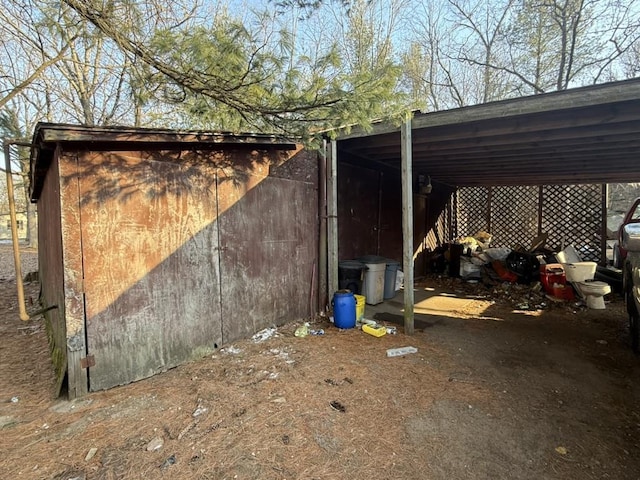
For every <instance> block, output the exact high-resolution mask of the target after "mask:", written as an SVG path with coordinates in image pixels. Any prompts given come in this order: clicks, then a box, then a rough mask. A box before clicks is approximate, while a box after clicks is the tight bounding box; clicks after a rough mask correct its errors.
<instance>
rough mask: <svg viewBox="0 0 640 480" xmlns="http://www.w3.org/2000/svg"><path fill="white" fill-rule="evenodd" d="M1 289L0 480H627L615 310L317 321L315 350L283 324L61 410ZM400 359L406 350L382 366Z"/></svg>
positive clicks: (639, 418)
mask: <svg viewBox="0 0 640 480" xmlns="http://www.w3.org/2000/svg"><path fill="white" fill-rule="evenodd" d="M0 253H1V255H2V256H3V258H6V255H7V254H8V250H7V249H1V251H0ZM34 255H35V254H34V252H27V254H26V260H25V261H26V262H31V263H32V264H33V262H34ZM7 265H9V267H7ZM0 267H1V268H3V269H5V268H12V267H11V265H10V262H7V261H6V260H1V259H0ZM25 270H28V269H25ZM10 277H11V271H9V272H7V271H2V272H1V273H0V278H2V281H0V335H1V342H0V372H1V375H0V430H1V432H0V478H1V479H18V478H20V479H60V480H70V479H121V478H168V479H236V478H237V479H342V478H349V479H487V478H492V479H502V478H509V479H577V478H580V479H637V478H640V401H639V400H640V388H639V386H640V382H639V381H640V359H639V358H638V357H636V356H634V355H633V354H632V353H631V350H630V348H629V347H628V332H627V329H626V317H625V315H624V310H623V308H622V302H621V300H620V299H618V298H616V297H615V296H613V297H612V299H611V303H609V304H608V306H607V310H605V311H594V310H590V311H589V310H584V309H580V308H574V307H573V306H571V305H562V306H561V307H558V306H556V305H553V306H552V307H550V308H548V309H546V310H542V311H541V312H538V311H528V312H523V311H513V309H512V308H511V307H509V305H507V304H504V303H499V302H496V303H494V302H487V307H486V311H484V312H483V314H482V315H481V316H480V315H476V314H475V313H474V314H468V312H467V313H465V312H460V315H459V317H458V318H456V317H451V316H435V315H422V316H421V319H422V320H421V323H420V326H421V327H420V329H418V331H417V332H416V334H415V335H414V336H411V337H409V336H405V335H404V334H403V333H402V331H401V329H399V330H400V332H399V333H398V334H397V335H386V336H384V337H381V338H375V337H372V336H370V335H367V334H366V333H363V332H362V331H359V330H355V329H352V330H346V331H339V330H337V329H336V328H334V327H333V326H331V325H330V324H328V323H319V324H316V325H314V327H316V328H318V327H323V328H324V329H325V331H326V333H325V335H323V336H308V337H305V338H297V337H295V336H294V335H293V332H294V330H295V328H296V326H298V325H297V324H291V325H285V326H283V327H280V328H279V329H278V331H277V335H275V336H272V337H271V338H268V339H266V340H264V341H261V342H255V341H253V340H252V339H248V340H246V341H242V342H236V343H234V344H233V345H227V346H226V347H225V348H224V349H223V350H221V351H220V352H218V353H217V354H215V355H213V356H210V357H207V358H203V359H202V360H200V361H197V362H193V363H190V364H188V365H184V366H181V367H178V368H175V369H172V370H170V371H168V372H166V373H163V374H160V375H156V376H155V377H153V378H150V379H147V380H144V381H140V382H137V383H135V384H131V385H126V386H122V387H118V388H114V389H112V390H109V391H103V392H96V393H91V394H90V395H88V396H87V397H85V398H83V399H80V400H76V401H73V402H69V401H67V400H65V399H58V398H54V392H53V389H54V379H53V372H52V367H51V363H50V361H49V356H48V347H47V344H46V336H45V333H44V328H43V324H42V319H34V320H31V321H28V322H21V321H20V320H19V317H18V314H17V307H16V300H15V297H16V294H15V283H14V281H13V280H12V279H11V278H10ZM444 287H447V284H445V285H444ZM38 288H39V287H38V285H37V283H32V284H30V285H28V287H27V293H28V295H27V296H28V298H29V299H32V300H33V303H34V304H33V305H31V301H30V302H29V304H30V306H29V308H30V309H36V308H37V305H36V304H35V301H36V299H37V294H38ZM451 293H452V294H454V295H455V294H459V293H456V292H451ZM477 301H482V300H477ZM484 301H485V302H486V299H485V300H484ZM472 311H473V312H477V310H472ZM574 312H575V313H574ZM402 346H414V347H416V348H417V349H418V353H416V354H408V355H405V356H402V357H396V358H388V357H387V356H386V350H387V349H389V348H394V347H402ZM91 454H93V456H92V457H91ZM89 457H90V458H89Z"/></svg>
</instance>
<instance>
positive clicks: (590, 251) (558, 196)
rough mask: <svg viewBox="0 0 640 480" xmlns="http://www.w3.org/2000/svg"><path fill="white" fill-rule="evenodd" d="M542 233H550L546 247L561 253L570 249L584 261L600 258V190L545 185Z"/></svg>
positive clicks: (584, 186)
mask: <svg viewBox="0 0 640 480" xmlns="http://www.w3.org/2000/svg"><path fill="white" fill-rule="evenodd" d="M542 196H543V199H544V201H543V205H542V222H541V223H542V231H543V232H548V233H549V239H548V240H547V246H549V247H550V248H552V249H555V250H560V249H562V248H564V247H566V246H567V245H573V246H574V247H575V248H576V250H578V253H579V254H580V256H581V257H582V260H584V261H594V262H597V261H599V260H600V257H601V247H600V236H601V232H602V216H603V212H602V209H603V205H602V186H601V185H545V186H544V187H543V195H542Z"/></svg>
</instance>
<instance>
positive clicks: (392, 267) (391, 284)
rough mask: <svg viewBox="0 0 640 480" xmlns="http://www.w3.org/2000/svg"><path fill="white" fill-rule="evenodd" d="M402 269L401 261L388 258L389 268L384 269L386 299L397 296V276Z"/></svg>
mask: <svg viewBox="0 0 640 480" xmlns="http://www.w3.org/2000/svg"><path fill="white" fill-rule="evenodd" d="M399 269H400V262H396V261H395V260H392V259H390V258H387V268H386V269H385V271H384V299H385V300H389V299H390V298H393V297H395V296H396V277H397V276H398V270H399Z"/></svg>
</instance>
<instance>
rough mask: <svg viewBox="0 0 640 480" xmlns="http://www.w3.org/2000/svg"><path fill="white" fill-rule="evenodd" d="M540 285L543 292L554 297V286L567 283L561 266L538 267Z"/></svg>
mask: <svg viewBox="0 0 640 480" xmlns="http://www.w3.org/2000/svg"><path fill="white" fill-rule="evenodd" d="M540 283H542V287H543V288H544V291H545V292H547V293H548V294H550V295H554V291H553V286H554V284H560V285H564V284H565V283H567V277H566V276H565V274H564V268H562V265H560V264H559V263H547V264H545V265H540Z"/></svg>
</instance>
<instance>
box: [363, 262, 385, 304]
mask: <svg viewBox="0 0 640 480" xmlns="http://www.w3.org/2000/svg"><path fill="white" fill-rule="evenodd" d="M356 260H358V261H359V262H362V263H364V264H365V266H366V267H367V269H366V270H365V271H364V281H363V282H362V294H363V295H364V296H365V297H367V299H366V301H367V304H369V305H377V304H379V303H382V301H383V300H384V277H385V271H386V269H387V259H386V258H384V257H380V256H378V255H365V256H364V257H358V258H357V259H356Z"/></svg>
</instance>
